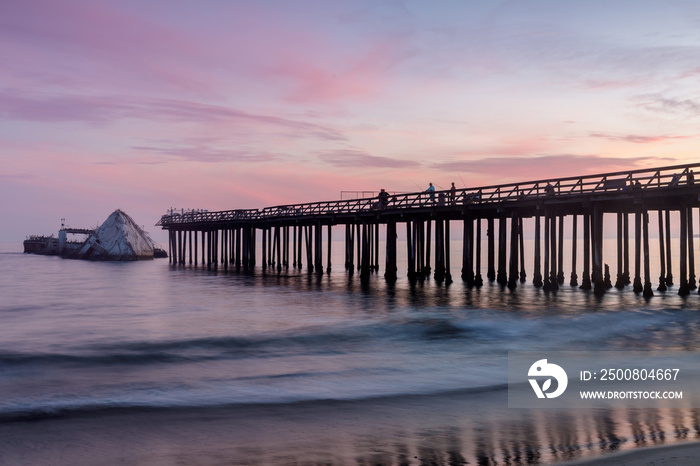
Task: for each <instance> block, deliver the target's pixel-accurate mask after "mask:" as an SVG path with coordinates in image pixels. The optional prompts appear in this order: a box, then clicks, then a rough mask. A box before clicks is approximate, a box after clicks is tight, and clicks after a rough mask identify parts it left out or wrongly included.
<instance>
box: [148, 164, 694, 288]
mask: <svg viewBox="0 0 700 466" xmlns="http://www.w3.org/2000/svg"><path fill="white" fill-rule="evenodd" d="M698 168H700V163H697V164H688V165H676V166H667V167H658V168H651V169H640V170H630V171H621V172H613V173H604V174H597V175H586V176H578V177H567V178H558V179H545V180H536V181H526V182H522V183H510V184H503V185H495V186H483V187H472V188H465V189H456V190H444V191H436V192H433V193H428V192H417V193H406V194H395V193H392V194H389V193H385V192H382V193H379V194H378V195H375V196H372V197H364V198H362V199H345V200H336V201H323V202H312V203H305V204H292V205H278V206H273V207H265V208H262V209H237V210H226V211H218V212H208V211H181V212H174V211H172V212H170V213H168V214H166V215H163V216H162V217H161V219H160V220H159V221H158V223H157V224H156V226H160V227H162V228H163V229H165V230H167V231H168V232H169V241H168V248H169V253H170V254H169V255H170V262H171V263H172V264H174V265H185V264H190V265H194V266H197V265H199V264H201V265H202V266H206V267H223V268H225V269H229V268H233V269H235V270H237V271H244V272H246V271H248V272H250V271H252V270H253V269H254V268H255V267H256V266H257V265H258V264H259V265H260V266H261V268H262V270H263V271H265V272H267V271H278V272H280V271H282V270H283V269H285V270H286V269H289V268H290V267H292V268H297V269H303V268H304V267H306V270H307V271H308V273H316V274H323V273H329V272H330V270H331V267H332V264H331V247H332V245H333V244H334V242H333V240H332V232H333V227H334V226H336V225H342V226H344V229H345V236H344V248H345V264H344V267H345V269H346V270H347V271H348V273H354V271H355V270H357V271H358V272H359V274H360V276H361V277H362V278H363V279H367V278H368V277H369V276H370V275H371V274H373V273H378V272H380V269H382V268H381V267H380V252H381V251H380V240H381V239H383V240H384V241H383V243H384V248H383V249H384V251H383V255H382V259H383V272H384V277H385V279H386V280H387V281H390V282H393V281H396V280H397V278H398V275H399V271H398V268H397V256H398V251H397V244H398V241H397V236H398V233H399V232H402V233H403V234H405V238H406V246H405V247H406V257H407V270H406V276H407V277H408V279H409V280H411V281H415V280H424V279H426V278H429V277H432V278H433V279H435V280H436V281H438V282H444V283H450V282H452V281H453V275H452V274H453V272H455V271H454V270H453V267H454V264H452V263H451V259H454V258H453V257H451V255H450V240H451V239H453V238H452V237H451V236H450V231H451V228H452V226H453V225H455V223H456V222H459V224H461V225H460V226H461V230H462V261H461V269H460V277H461V279H462V280H464V281H465V282H466V284H467V285H468V286H470V287H471V286H475V287H478V286H481V285H483V283H484V281H485V280H489V281H496V282H497V283H499V284H501V285H503V286H504V287H508V288H511V289H513V288H516V287H517V286H518V285H519V284H523V283H525V282H526V281H527V279H528V276H531V281H532V284H533V285H534V286H536V287H541V288H543V289H544V290H545V291H556V290H557V289H558V288H559V287H560V286H563V285H564V284H565V283H566V282H567V277H566V274H565V271H564V270H563V268H564V267H563V264H564V261H563V259H564V257H565V255H566V257H570V258H571V270H570V271H569V276H568V285H569V286H578V287H579V288H582V289H586V290H593V292H595V293H596V294H599V295H601V294H604V293H605V292H606V290H608V289H610V288H612V287H613V286H615V287H617V288H620V289H622V288H625V287H626V286H628V285H632V289H633V290H634V292H635V293H643V295H644V296H646V297H651V296H653V294H654V291H655V290H657V291H662V292H663V291H667V289H668V287H670V286H672V285H674V283H676V284H677V285H678V291H677V292H678V294H680V295H688V294H690V293H691V291H693V290H695V289H696V288H697V285H696V277H695V271H694V270H695V247H694V233H693V231H694V230H693V216H694V209H696V208H698V207H700V185H698V184H696V183H695V180H694V170H695V169H698ZM604 214H612V216H614V218H615V220H616V221H615V222H610V221H609V218H610V215H608V216H607V217H608V222H607V224H604ZM695 214H697V211H695ZM652 215H654V216H655V218H656V220H657V223H658V245H659V257H658V264H659V265H660V267H661V274H660V276H659V277H658V281H657V280H656V279H654V278H652V277H651V276H650V261H651V260H652V258H651V257H650V239H649V219H650V216H652ZM697 216H698V218H700V215H697ZM524 219H534V222H529V223H534V232H527V231H526V230H525V228H524V225H523V220H524ZM565 222H566V224H568V225H571V228H570V232H571V235H570V237H565V234H564V232H565V227H564V226H565ZM672 225H673V228H672ZM484 227H485V228H486V231H485V235H486V241H485V243H486V248H485V251H482V243H483V241H482V234H483V233H482V232H483V230H484ZM605 227H607V228H612V227H614V228H615V230H614V231H615V232H616V245H617V253H616V255H615V257H609V258H608V257H605V258H604V257H603V237H604V228H605ZM699 228H700V225H699ZM630 232H631V233H633V234H634V250H633V251H631V250H630ZM526 233H530V234H531V235H532V236H534V251H533V253H534V257H533V263H534V267H533V269H532V270H529V271H528V270H525V263H526V260H525V248H524V245H523V243H524V238H525V234H526ZM672 239H673V240H674V241H673V242H672ZM324 240H325V242H324ZM578 241H581V242H582V244H583V257H577V251H578V249H579V248H578V247H577V244H578ZM324 243H325V244H324ZM672 243H678V248H679V250H678V251H674V250H672ZM431 252H432V253H433V254H432V256H431ZM324 256H325V258H326V262H325V263H324ZM630 256H631V257H630ZM672 258H674V259H675V258H679V263H678V264H673V262H674V261H673V260H672ZM606 261H609V262H611V263H613V265H614V266H615V273H616V276H615V277H614V283H613V277H612V276H611V271H610V266H609V265H608V262H606ZM630 262H632V263H633V265H634V268H633V269H631V268H630ZM674 266H675V267H677V268H675V269H674ZM579 267H580V269H579ZM577 271H580V273H581V275H580V276H579V275H578V273H577ZM674 272H676V273H677V275H676V276H674V275H673V273H674ZM482 274H485V276H484V275H482Z"/></svg>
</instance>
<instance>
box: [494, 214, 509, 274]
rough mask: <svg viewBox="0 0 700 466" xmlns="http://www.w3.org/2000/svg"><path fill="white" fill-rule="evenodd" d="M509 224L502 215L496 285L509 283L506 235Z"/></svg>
mask: <svg viewBox="0 0 700 466" xmlns="http://www.w3.org/2000/svg"><path fill="white" fill-rule="evenodd" d="M506 228H507V224H506V218H505V214H501V216H500V217H499V219H498V273H497V275H496V283H499V284H501V285H506V284H507V283H508V273H507V265H506V264H507V263H508V259H507V258H506V251H507V244H506V233H507V230H506Z"/></svg>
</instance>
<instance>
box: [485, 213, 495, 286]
mask: <svg viewBox="0 0 700 466" xmlns="http://www.w3.org/2000/svg"><path fill="white" fill-rule="evenodd" d="M486 225H487V228H486V238H487V240H488V245H487V258H486V261H487V264H486V266H487V267H488V268H487V270H486V278H488V280H489V281H494V280H495V279H496V267H495V263H494V262H495V253H494V249H495V247H494V242H495V239H494V236H495V232H494V221H493V217H489V218H488V219H487V222H486Z"/></svg>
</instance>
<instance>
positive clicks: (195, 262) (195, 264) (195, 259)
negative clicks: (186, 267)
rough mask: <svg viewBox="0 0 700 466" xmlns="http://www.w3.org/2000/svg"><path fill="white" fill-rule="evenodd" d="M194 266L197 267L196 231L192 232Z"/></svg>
mask: <svg viewBox="0 0 700 466" xmlns="http://www.w3.org/2000/svg"><path fill="white" fill-rule="evenodd" d="M194 266H195V267H197V232H196V231H195V232H194Z"/></svg>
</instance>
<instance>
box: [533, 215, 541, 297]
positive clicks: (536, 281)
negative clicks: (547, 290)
mask: <svg viewBox="0 0 700 466" xmlns="http://www.w3.org/2000/svg"><path fill="white" fill-rule="evenodd" d="M540 218H541V216H540V215H535V258H534V263H535V266H534V267H535V270H534V271H533V277H532V284H533V285H535V287H536V288H542V258H541V251H540V231H541V230H542V228H541V225H540Z"/></svg>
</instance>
